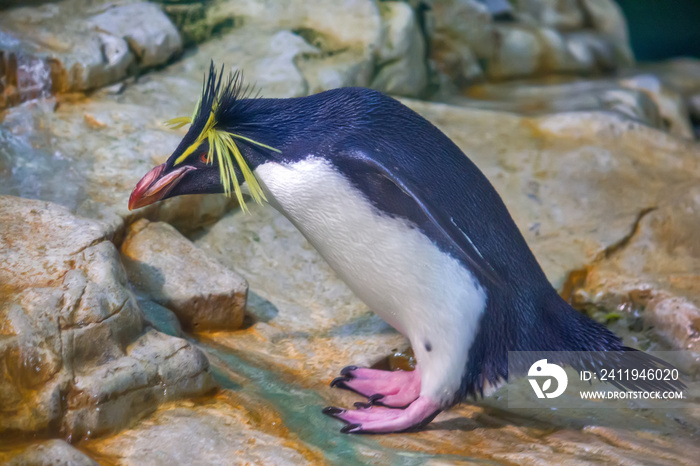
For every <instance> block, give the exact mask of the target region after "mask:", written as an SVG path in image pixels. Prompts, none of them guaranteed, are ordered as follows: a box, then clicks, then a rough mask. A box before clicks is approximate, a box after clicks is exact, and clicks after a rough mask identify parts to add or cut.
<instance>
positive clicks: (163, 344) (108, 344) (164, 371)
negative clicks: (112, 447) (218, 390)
mask: <svg viewBox="0 0 700 466" xmlns="http://www.w3.org/2000/svg"><path fill="white" fill-rule="evenodd" d="M109 235H110V228H109V226H108V225H105V224H102V223H100V222H97V221H94V220H89V219H85V218H81V217H76V216H75V215H73V214H71V213H70V212H68V211H67V210H66V209H65V208H63V207H60V206H58V205H55V204H51V203H47V202H42V201H34V200H27V199H20V198H14V197H10V196H0V251H1V253H0V254H1V258H2V260H0V283H2V287H1V288H0V303H1V304H0V328H2V329H3V334H4V337H3V338H2V339H1V340H0V354H2V360H3V364H2V366H0V401H1V404H0V412H1V413H2V415H0V432H7V431H15V432H25V433H28V432H37V431H42V432H49V433H54V434H56V433H58V430H59V429H60V432H61V433H62V434H63V435H65V436H67V437H69V438H70V437H72V438H76V439H79V438H81V437H83V436H88V437H89V436H92V435H97V434H102V433H107V432H113V431H115V430H118V429H120V428H123V427H124V426H126V425H128V424H129V423H130V422H132V421H133V420H134V419H137V418H138V417H140V416H143V415H144V414H146V413H148V412H150V411H152V410H154V409H155V408H156V407H157V406H158V404H160V403H162V402H163V401H166V400H171V399H173V398H178V397H183V396H192V395H199V394H201V393H205V392H206V391H208V390H211V389H212V388H213V386H214V385H213V381H212V379H211V375H210V374H209V372H208V370H207V369H208V363H207V360H206V358H205V357H204V355H203V354H202V353H201V352H199V350H197V349H196V348H194V347H193V346H192V345H191V344H189V343H188V342H186V341H184V340H180V339H178V338H172V337H168V336H165V335H162V334H160V333H158V332H156V331H155V330H150V331H147V332H146V333H145V334H144V333H143V330H144V326H143V320H142V314H141V311H140V309H139V307H138V304H137V302H136V299H135V298H134V296H133V294H132V293H131V291H130V289H129V286H128V283H127V281H126V274H125V272H124V269H123V267H122V265H121V263H120V262H119V254H118V252H117V250H116V248H115V247H114V245H113V244H112V243H111V242H110V241H109Z"/></svg>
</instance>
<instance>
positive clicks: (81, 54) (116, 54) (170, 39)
mask: <svg viewBox="0 0 700 466" xmlns="http://www.w3.org/2000/svg"><path fill="white" fill-rule="evenodd" d="M0 28H2V29H3V33H4V34H5V35H6V36H5V37H4V39H5V40H1V41H0V50H2V51H3V52H4V53H5V54H8V55H10V54H14V55H15V56H17V57H20V60H32V62H33V63H35V68H36V70H35V71H34V73H33V75H31V74H30V75H29V76H27V75H26V74H25V76H26V78H25V79H29V80H30V81H37V80H43V81H45V85H46V87H47V89H48V90H51V91H53V92H65V91H76V90H87V89H94V88H97V87H101V86H104V85H107V84H110V83H113V82H116V81H118V80H120V79H123V78H125V77H126V76H127V74H130V73H132V71H131V68H135V69H136V68H139V67H150V66H154V65H159V64H163V63H165V62H167V61H168V60H169V59H170V58H171V57H172V56H173V55H175V54H177V53H179V52H180V51H181V50H182V41H181V39H180V35H179V32H178V31H177V29H176V28H175V27H174V25H173V24H172V22H171V21H170V20H169V19H168V17H167V16H166V15H165V14H164V13H163V12H162V10H161V8H160V7H159V6H158V5H156V4H153V3H150V2H138V1H134V0H117V1H114V2H106V1H105V2H95V1H90V0H61V1H58V2H51V3H48V4H45V5H39V6H27V7H17V8H11V9H8V10H1V11H0ZM44 70H46V71H44ZM42 71H43V72H42ZM18 76H19V75H18ZM19 92H20V93H22V89H21V88H20V89H19Z"/></svg>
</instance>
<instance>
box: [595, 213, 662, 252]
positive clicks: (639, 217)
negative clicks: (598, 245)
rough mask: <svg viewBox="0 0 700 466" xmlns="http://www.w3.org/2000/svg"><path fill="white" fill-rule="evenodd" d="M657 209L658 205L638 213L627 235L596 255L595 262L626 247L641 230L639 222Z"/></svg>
mask: <svg viewBox="0 0 700 466" xmlns="http://www.w3.org/2000/svg"><path fill="white" fill-rule="evenodd" d="M656 209H657V207H656V206H652V207H645V208H644V209H642V210H641V211H640V212H639V213H638V214H637V218H636V219H635V220H634V223H633V224H632V227H631V228H630V231H629V232H628V233H627V234H626V235H625V236H623V237H622V238H621V239H619V240H618V241H616V242H614V243H613V244H611V245H610V246H608V247H606V248H605V249H604V250H603V251H602V252H601V253H600V254H598V256H596V258H595V259H593V263H596V262H600V261H602V260H605V259H609V258H610V257H612V256H613V255H614V254H616V253H617V252H619V251H621V250H622V249H624V247H625V246H627V245H628V244H629V242H630V241H631V240H632V238H634V235H636V234H637V232H638V231H639V224H640V223H641V222H642V219H643V218H644V217H645V216H646V215H647V214H649V213H650V212H653V211H654V210H656Z"/></svg>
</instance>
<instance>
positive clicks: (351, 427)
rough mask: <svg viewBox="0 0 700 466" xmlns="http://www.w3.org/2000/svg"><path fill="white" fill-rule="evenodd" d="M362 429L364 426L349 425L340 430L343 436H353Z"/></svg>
mask: <svg viewBox="0 0 700 466" xmlns="http://www.w3.org/2000/svg"><path fill="white" fill-rule="evenodd" d="M361 428H362V424H348V425H346V426H343V428H342V429H340V433H341V434H352V433H354V432H359V431H360V429H361Z"/></svg>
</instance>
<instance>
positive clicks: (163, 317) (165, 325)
mask: <svg viewBox="0 0 700 466" xmlns="http://www.w3.org/2000/svg"><path fill="white" fill-rule="evenodd" d="M137 299H138V302H139V307H140V308H141V312H143V319H144V321H145V322H146V323H147V324H148V325H150V326H151V327H153V328H154V329H156V330H158V331H159V332H162V333H164V334H166V335H170V336H171V337H182V335H183V334H182V326H181V325H180V321H179V320H177V316H176V315H175V313H174V312H173V311H171V310H170V309H168V308H167V307H163V306H161V305H160V304H158V303H156V302H153V301H151V300H149V299H146V298H144V297H143V296H139V297H137Z"/></svg>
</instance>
